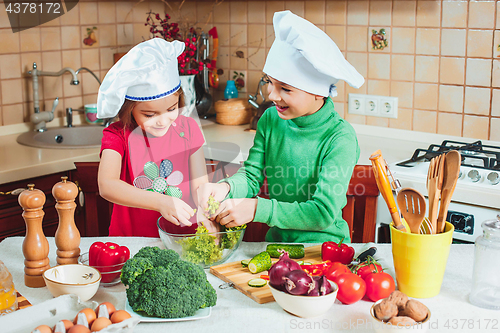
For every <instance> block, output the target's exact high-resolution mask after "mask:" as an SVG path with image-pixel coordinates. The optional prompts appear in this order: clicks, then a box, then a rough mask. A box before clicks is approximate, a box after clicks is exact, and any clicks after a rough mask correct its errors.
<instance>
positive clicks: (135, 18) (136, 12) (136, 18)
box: [131, 1, 177, 25]
mask: <svg viewBox="0 0 500 333" xmlns="http://www.w3.org/2000/svg"><path fill="white" fill-rule="evenodd" d="M172 7H173V8H177V7H176V6H172ZM149 10H150V9H149V4H148V3H147V2H146V1H145V2H138V3H134V4H133V6H132V14H131V15H132V22H134V23H142V24H143V25H144V23H146V19H147V17H148V15H147V13H148V12H149ZM173 12H175V10H174V11H173ZM162 14H163V13H161V14H160V15H161V16H162V17H163V15H162ZM169 15H170V16H173V15H174V13H169Z"/></svg>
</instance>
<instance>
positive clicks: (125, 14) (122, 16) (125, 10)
mask: <svg viewBox="0 0 500 333" xmlns="http://www.w3.org/2000/svg"><path fill="white" fill-rule="evenodd" d="M115 4H116V6H115V7H116V22H133V21H134V12H133V10H132V3H131V2H122V1H117V2H116V3H115Z"/></svg>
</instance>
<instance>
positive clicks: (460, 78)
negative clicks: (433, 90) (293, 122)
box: [439, 57, 465, 84]
mask: <svg viewBox="0 0 500 333" xmlns="http://www.w3.org/2000/svg"><path fill="white" fill-rule="evenodd" d="M464 77H465V59H464V58H445V57H441V67H440V73H439V81H440V82H441V83H448V84H464V81H465V79H464Z"/></svg>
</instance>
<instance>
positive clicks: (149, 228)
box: [101, 116, 204, 237]
mask: <svg viewBox="0 0 500 333" xmlns="http://www.w3.org/2000/svg"><path fill="white" fill-rule="evenodd" d="M103 133H104V135H103V138H102V143H101V153H102V151H103V150H104V149H112V150H115V151H117V152H118V153H119V154H120V155H121V156H122V170H121V174H120V179H121V180H123V181H125V182H127V183H129V184H131V185H133V186H136V187H139V188H142V189H144V190H147V191H156V192H159V193H164V195H172V196H177V197H178V198H181V199H182V200H183V201H184V202H186V203H187V204H188V205H190V206H191V207H192V208H195V206H194V202H193V199H192V197H191V190H190V175H189V157H190V156H191V155H192V154H193V153H195V152H196V151H197V150H198V149H200V147H201V146H202V145H203V143H204V139H203V135H202V133H201V130H200V128H199V126H198V124H197V123H196V122H195V121H194V119H192V118H188V117H185V116H179V117H177V119H176V120H175V122H174V123H172V125H171V126H170V128H169V129H168V131H167V133H166V134H165V135H164V136H163V137H154V136H151V135H149V134H147V133H146V132H143V131H142V130H141V128H139V127H137V128H136V129H134V130H133V131H130V130H124V129H123V123H122V122H116V123H113V124H111V125H110V126H109V127H108V128H106V129H105V130H104V131H103ZM160 216H161V214H160V213H158V212H156V211H152V210H146V209H140V208H131V207H126V206H121V205H118V204H114V206H113V213H112V215H111V223H110V226H109V235H110V236H145V237H158V227H157V224H156V223H157V220H158V218H159V217H160ZM190 221H191V222H192V223H193V225H192V226H191V227H178V226H176V225H174V224H172V223H169V222H166V223H162V227H163V229H166V230H165V231H167V232H169V233H176V234H181V233H182V234H186V233H195V231H196V227H197V225H196V214H195V216H193V218H191V220H190Z"/></svg>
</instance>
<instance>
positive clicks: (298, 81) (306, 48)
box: [263, 10, 365, 97]
mask: <svg viewBox="0 0 500 333" xmlns="http://www.w3.org/2000/svg"><path fill="white" fill-rule="evenodd" d="M273 25H274V34H275V36H276V39H275V40H274V43H273V45H272V46H271V49H270V50H269V53H268V55H267V59H266V64H265V65H264V70H263V71H264V73H266V74H268V75H269V76H271V77H272V78H274V79H276V80H278V81H281V82H284V83H286V84H289V85H291V86H293V87H295V88H298V89H301V90H304V91H306V92H308V93H311V94H315V95H320V96H325V97H327V96H328V95H330V96H332V97H335V96H337V91H336V87H335V83H337V81H338V80H344V81H346V82H347V83H349V85H350V86H352V87H354V88H359V87H361V86H362V85H363V83H364V82H365V79H364V78H363V76H361V74H359V73H358V72H357V71H356V69H355V68H354V67H352V65H351V64H350V63H348V62H347V60H345V59H344V56H343V55H342V53H341V52H340V50H339V48H338V47H337V45H336V44H335V42H334V41H333V40H332V39H331V38H330V37H329V36H328V35H327V34H326V33H324V32H323V31H322V30H321V29H319V28H318V27H316V26H315V25H314V24H312V23H311V22H309V21H307V20H305V19H303V18H302V17H299V16H297V15H295V14H293V13H292V12H290V11H289V10H286V11H282V12H276V13H274V17H273Z"/></svg>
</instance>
